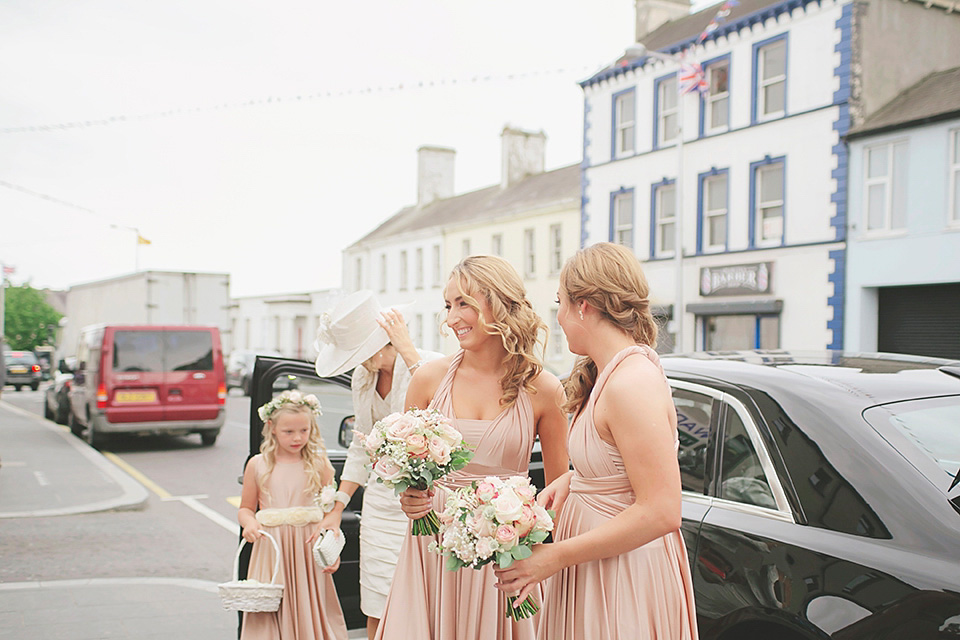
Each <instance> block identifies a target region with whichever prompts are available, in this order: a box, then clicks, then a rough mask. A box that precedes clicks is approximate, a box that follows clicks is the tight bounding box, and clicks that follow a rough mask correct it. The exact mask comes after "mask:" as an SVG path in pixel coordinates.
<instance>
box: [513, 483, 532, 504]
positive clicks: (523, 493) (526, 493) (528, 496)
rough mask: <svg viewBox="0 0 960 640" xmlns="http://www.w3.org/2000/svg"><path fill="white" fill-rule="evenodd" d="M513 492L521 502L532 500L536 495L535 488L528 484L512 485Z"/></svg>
mask: <svg viewBox="0 0 960 640" xmlns="http://www.w3.org/2000/svg"><path fill="white" fill-rule="evenodd" d="M513 492H514V493H515V494H517V497H518V498H520V500H521V501H522V502H533V499H534V498H535V497H536V496H537V492H536V490H535V489H534V488H533V487H531V486H530V485H529V484H522V485H519V486H517V487H514V488H513Z"/></svg>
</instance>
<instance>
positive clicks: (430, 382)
mask: <svg viewBox="0 0 960 640" xmlns="http://www.w3.org/2000/svg"><path fill="white" fill-rule="evenodd" d="M444 300H445V302H446V307H447V325H448V326H449V327H450V328H451V329H452V330H453V331H454V333H455V334H456V336H457V340H458V341H459V343H460V350H459V351H458V352H457V353H455V354H454V355H452V356H448V357H445V358H441V359H438V360H433V361H431V362H427V363H425V364H423V365H422V366H421V367H420V368H419V369H418V370H417V372H416V373H415V374H414V376H413V378H412V379H411V381H410V386H409V388H408V391H407V400H406V406H407V407H421V408H424V407H428V406H429V407H431V408H436V409H438V410H439V411H441V412H442V413H443V414H444V415H446V416H447V417H449V418H451V419H452V420H453V422H454V424H455V426H456V427H457V428H458V429H459V430H460V432H461V433H462V434H463V436H464V441H465V442H467V443H468V444H470V445H471V446H472V447H473V450H474V456H473V459H472V460H471V461H470V463H469V464H468V465H467V466H466V467H464V468H463V469H461V470H460V471H457V472H455V473H453V474H451V475H450V476H448V477H446V478H443V479H442V480H441V481H440V482H439V483H438V484H439V486H438V488H437V489H436V490H435V492H434V495H432V496H431V495H429V494H428V493H427V492H424V491H416V490H407V491H406V492H405V493H404V494H402V495H401V498H400V504H401V507H402V508H403V510H404V512H405V513H406V514H407V515H408V516H409V517H410V518H419V517H421V516H423V515H426V513H427V512H428V511H429V509H431V508H433V509H435V510H436V511H438V512H439V511H442V510H443V506H444V503H445V501H446V496H447V492H448V491H449V490H450V489H455V488H458V487H463V486H467V485H469V484H470V483H471V482H472V481H473V480H477V479H481V478H483V477H484V476H488V475H497V476H500V477H507V476H513V475H523V476H525V475H527V466H528V464H529V462H530V453H531V450H532V448H533V444H534V440H535V439H536V438H539V439H540V443H541V446H542V450H543V461H544V475H545V477H546V479H547V482H550V481H552V480H554V479H556V478H558V477H560V475H561V474H562V473H564V472H565V471H566V470H567V468H568V463H569V462H568V458H567V421H566V419H565V418H564V415H563V412H562V410H561V404H562V399H563V389H562V388H561V386H560V381H559V380H557V378H556V376H554V375H552V374H550V373H548V372H545V371H543V368H542V366H541V364H540V361H539V360H538V359H537V358H536V356H535V355H534V348H535V346H536V343H537V338H538V335H540V334H542V333H545V329H546V327H545V325H544V323H543V321H542V320H540V318H539V317H538V316H537V315H536V314H535V313H534V311H533V307H532V306H531V305H530V302H529V301H528V300H527V298H526V293H525V291H524V287H523V282H522V281H521V280H520V277H519V275H517V272H516V270H515V269H514V268H513V267H512V266H511V265H510V263H508V262H507V261H505V260H503V259H502V258H498V257H495V256H471V257H469V258H465V259H464V260H463V261H462V262H461V263H460V264H458V265H457V266H456V267H454V270H453V273H452V275H451V278H450V281H449V282H448V283H447V286H446V288H445V290H444ZM435 540H436V536H413V535H411V533H410V531H409V529H408V531H407V535H406V538H405V539H404V542H403V546H402V548H401V550H400V559H399V561H398V562H397V570H396V573H395V574H394V579H393V583H392V584H391V586H390V593H389V594H388V595H387V603H386V607H385V609H384V612H383V617H382V618H381V620H380V626H379V628H378V629H377V635H376V638H380V639H383V638H385V639H387V640H405V639H407V638H416V639H417V640H533V639H534V638H535V637H536V624H537V619H536V618H527V619H524V620H520V621H517V622H514V621H513V620H511V619H510V618H508V617H507V609H506V607H507V606H509V605H508V604H507V599H506V596H505V595H504V594H502V593H500V592H499V591H497V589H496V577H495V576H494V574H493V569H492V566H491V565H486V566H484V567H482V568H480V569H477V570H474V569H461V570H459V571H447V570H446V568H445V567H444V564H445V559H444V558H443V556H441V555H439V554H437V553H435V552H432V551H429V550H428V548H427V547H428V545H429V543H430V542H433V541H435ZM537 596H538V597H539V593H538V594H537Z"/></svg>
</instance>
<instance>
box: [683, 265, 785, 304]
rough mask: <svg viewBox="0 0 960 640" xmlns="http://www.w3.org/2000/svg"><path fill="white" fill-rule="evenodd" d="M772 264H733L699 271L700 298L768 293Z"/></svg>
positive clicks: (704, 268)
mask: <svg viewBox="0 0 960 640" xmlns="http://www.w3.org/2000/svg"><path fill="white" fill-rule="evenodd" d="M772 267H773V263H772V262H757V263H754V264H734V265H728V266H725V267H703V268H701V269H700V295H701V296H742V295H749V294H751V293H770V291H771V287H770V272H771V269H772Z"/></svg>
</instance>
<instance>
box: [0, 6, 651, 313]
mask: <svg viewBox="0 0 960 640" xmlns="http://www.w3.org/2000/svg"><path fill="white" fill-rule="evenodd" d="M633 24H634V3H633V0H549V1H547V0H484V1H483V2H466V1H464V0H407V1H405V2H397V1H396V0H367V1H363V0H354V1H351V2H330V1H328V0H310V1H293V0H277V1H275V2H264V1H263V0H257V1H252V0H164V1H163V2H157V1H153V2H148V1H145V0H84V1H78V0H4V1H3V2H2V3H0V262H2V263H4V264H5V265H7V266H12V267H14V268H15V269H16V272H15V273H14V274H13V275H12V276H11V277H10V280H11V282H12V283H13V284H20V283H23V282H29V283H30V284H31V285H32V286H34V287H38V288H53V289H66V288H68V287H70V286H72V285H75V284H80V283H83V282H90V281H94V280H101V279H106V278H112V277H117V276H121V275H126V274H129V273H131V272H133V271H135V270H136V269H138V268H139V270H146V269H155V270H175V271H181V270H182V271H199V272H223V273H229V274H230V282H231V294H232V295H233V296H248V295H266V294H271V293H289V292H298V291H314V290H319V289H326V288H336V287H339V286H340V272H341V251H342V250H343V249H344V248H346V247H347V246H349V245H350V244H352V243H354V242H356V241H357V240H359V239H360V238H361V237H363V236H364V235H365V234H366V233H368V232H369V231H372V230H373V229H374V228H375V227H376V226H377V225H378V224H380V223H381V222H383V221H384V220H386V219H387V218H389V217H390V216H391V215H393V214H394V213H396V212H397V211H399V210H400V209H401V208H403V207H405V206H408V205H410V204H413V203H415V201H416V192H417V184H416V173H417V158H416V153H417V149H418V147H420V146H423V145H440V146H445V147H451V148H454V149H455V150H456V152H457V155H456V161H455V169H454V174H455V189H456V193H464V192H468V191H472V190H475V189H479V188H483V187H486V186H490V185H492V184H496V183H498V182H499V180H500V132H501V130H502V129H503V127H504V126H505V125H510V126H515V127H520V128H523V129H528V130H534V131H536V130H543V131H544V132H545V134H546V136H547V145H546V168H547V170H550V169H556V168H559V167H562V166H567V165H569V164H574V163H578V162H579V161H580V159H581V155H582V129H583V94H582V92H581V90H580V87H579V85H578V84H577V82H578V81H579V80H583V79H585V78H587V77H589V76H590V75H592V74H593V72H594V71H596V70H598V69H600V68H602V67H603V66H605V65H607V64H609V63H610V62H612V61H613V60H615V59H617V58H618V57H619V56H620V55H621V54H622V53H623V51H624V49H625V48H626V47H627V46H628V45H629V44H630V43H631V42H632V40H633V35H634V31H633ZM138 233H139V234H140V235H141V236H142V237H143V238H145V239H147V240H149V241H150V244H149V245H138V244H137V241H136V238H137V234H138Z"/></svg>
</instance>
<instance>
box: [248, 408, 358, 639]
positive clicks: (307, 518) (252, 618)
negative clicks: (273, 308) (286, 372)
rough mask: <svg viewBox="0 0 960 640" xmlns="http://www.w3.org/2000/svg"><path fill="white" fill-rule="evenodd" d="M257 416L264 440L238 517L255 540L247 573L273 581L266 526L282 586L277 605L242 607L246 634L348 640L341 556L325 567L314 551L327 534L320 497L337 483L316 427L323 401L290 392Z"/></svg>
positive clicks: (250, 465) (252, 461)
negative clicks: (263, 609)
mask: <svg viewBox="0 0 960 640" xmlns="http://www.w3.org/2000/svg"><path fill="white" fill-rule="evenodd" d="M259 414H260V418H261V419H262V420H263V423H264V424H263V443H262V444H261V445H260V453H259V454H258V455H255V456H253V457H252V458H250V461H249V462H248V463H247V467H246V469H245V470H244V473H243V493H242V496H241V498H240V510H239V513H238V516H237V519H238V521H239V522H240V526H241V527H242V528H243V532H242V535H243V537H244V539H245V540H247V541H248V542H252V543H253V551H252V553H251V555H250V566H249V569H248V571H247V578H248V579H253V580H259V581H261V582H270V578H271V574H272V571H273V565H274V561H275V552H274V549H273V546H272V545H271V544H270V543H269V541H266V540H264V538H263V531H264V530H267V531H269V533H270V534H271V535H272V536H273V538H274V539H275V540H276V541H277V543H278V545H279V547H280V554H281V563H280V564H281V567H282V572H281V573H282V575H283V584H284V589H283V599H282V600H281V601H280V609H279V610H278V611H275V612H269V613H249V612H248V613H244V615H243V627H242V631H241V635H240V638H241V640H260V639H269V640H276V639H281V640H286V639H288V638H290V639H294V638H316V639H317V640H320V639H324V640H325V639H328V638H335V639H338V640H345V639H346V638H347V625H346V623H345V621H344V618H343V611H342V610H341V609H340V602H339V600H338V599H337V591H336V588H335V587H334V584H333V576H332V575H331V574H332V573H333V572H334V571H336V569H337V567H338V566H339V561H337V563H335V564H334V565H333V566H331V567H329V568H327V569H323V570H321V569H319V568H318V567H317V565H316V563H315V562H314V559H313V555H312V546H313V542H314V541H315V540H316V539H317V538H318V537H319V536H320V535H321V534H322V531H321V530H320V520H321V519H322V518H323V515H324V509H323V507H322V506H321V499H320V496H321V495H326V494H329V493H330V490H331V485H333V482H334V472H333V466H332V465H331V464H330V460H328V459H327V456H326V449H325V447H324V444H323V439H322V438H321V436H320V428H319V426H318V425H317V416H318V415H319V414H320V402H319V401H318V400H317V398H316V396H314V395H303V394H301V393H300V392H299V391H284V392H283V393H281V394H279V395H278V396H277V397H275V398H274V399H273V400H271V401H270V402H268V403H267V404H265V405H263V406H262V407H260V409H259ZM324 489H326V491H325V490H324Z"/></svg>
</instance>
